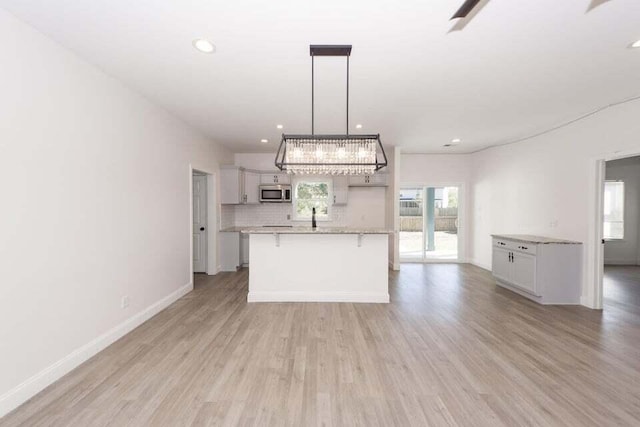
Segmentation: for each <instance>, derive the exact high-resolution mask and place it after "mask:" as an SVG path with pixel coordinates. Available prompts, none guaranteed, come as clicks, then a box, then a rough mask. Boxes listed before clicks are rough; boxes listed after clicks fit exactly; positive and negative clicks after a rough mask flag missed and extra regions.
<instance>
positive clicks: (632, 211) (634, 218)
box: [604, 157, 640, 265]
mask: <svg viewBox="0 0 640 427" xmlns="http://www.w3.org/2000/svg"><path fill="white" fill-rule="evenodd" d="M606 179H609V180H620V181H623V182H624V192H625V203H624V239H622V240H610V241H607V243H606V244H605V246H604V261H605V264H622V265H636V264H639V254H638V249H639V248H640V245H639V243H640V242H639V237H640V236H639V235H638V233H639V232H640V230H639V228H640V157H632V158H629V159H620V160H613V161H610V162H607V165H606Z"/></svg>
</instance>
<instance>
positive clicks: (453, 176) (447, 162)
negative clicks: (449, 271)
mask: <svg viewBox="0 0 640 427" xmlns="http://www.w3.org/2000/svg"><path fill="white" fill-rule="evenodd" d="M472 164H473V163H472V159H471V155H468V154H410V153H402V155H401V161H400V185H401V186H406V185H454V184H455V185H460V212H461V216H460V218H459V220H458V227H459V231H460V236H461V238H462V246H461V247H460V248H459V257H460V259H461V260H462V261H466V260H467V259H468V257H469V248H470V244H471V242H470V232H469V222H470V221H469V217H470V212H469V206H470V197H469V189H470V184H471V181H470V180H471V175H472V172H471V168H472Z"/></svg>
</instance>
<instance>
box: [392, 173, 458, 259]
mask: <svg viewBox="0 0 640 427" xmlns="http://www.w3.org/2000/svg"><path fill="white" fill-rule="evenodd" d="M443 187H458V255H457V257H456V258H452V259H436V258H427V257H426V256H425V251H424V248H425V247H426V245H425V243H426V241H425V234H426V231H425V229H426V224H427V215H426V212H424V206H423V214H422V221H423V229H422V248H423V255H422V259H419V258H403V257H402V254H401V253H399V254H398V255H399V259H400V263H401V264H402V263H419V264H443V263H444V264H446V263H465V262H467V259H466V253H467V251H466V219H467V218H466V217H467V216H466V213H467V203H466V201H467V199H466V197H467V196H466V194H467V192H466V186H465V184H464V183H461V182H438V183H426V184H425V183H415V182H402V183H400V185H399V186H398V189H399V192H400V191H401V190H402V189H417V188H422V189H423V191H424V189H425V188H443ZM395 203H398V204H399V203H400V199H399V197H398V198H397V200H395ZM399 226H400V218H399V217H398V229H399ZM399 241H400V238H399V236H398V242H399Z"/></svg>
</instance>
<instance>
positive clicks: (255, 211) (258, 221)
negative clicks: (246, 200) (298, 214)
mask: <svg viewBox="0 0 640 427" xmlns="http://www.w3.org/2000/svg"><path fill="white" fill-rule="evenodd" d="M346 209H347V208H346V206H332V207H331V221H322V224H326V225H332V226H336V227H343V226H346V222H347V215H346ZM292 212H293V205H292V204H291V203H261V204H259V205H222V209H221V218H220V226H221V228H223V229H224V228H227V227H233V226H236V227H244V226H262V225H296V224H305V223H310V221H293V220H292V219H290V218H293V213H292Z"/></svg>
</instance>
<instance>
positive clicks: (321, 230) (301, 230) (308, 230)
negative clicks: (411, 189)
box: [220, 226, 393, 234]
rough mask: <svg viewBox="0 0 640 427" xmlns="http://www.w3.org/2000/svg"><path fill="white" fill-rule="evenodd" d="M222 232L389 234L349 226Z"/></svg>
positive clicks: (227, 229) (377, 229)
mask: <svg viewBox="0 0 640 427" xmlns="http://www.w3.org/2000/svg"><path fill="white" fill-rule="evenodd" d="M220 231H222V232H240V233H243V234H274V233H277V234H391V233H393V231H389V230H387V229H386V228H351V227H318V228H315V229H314V228H311V227H308V226H307V227H305V226H294V227H229V228H225V229H223V230H220Z"/></svg>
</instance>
